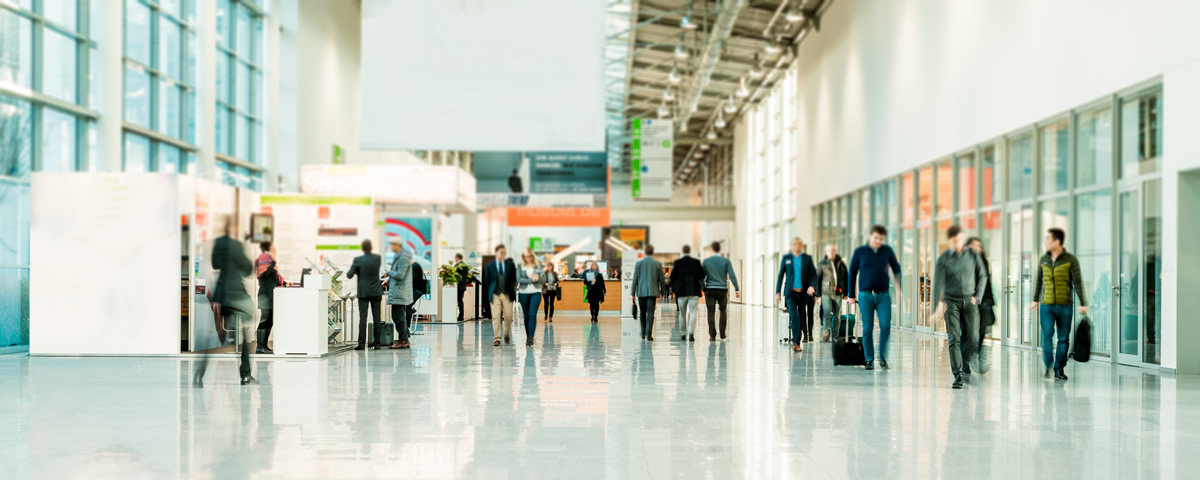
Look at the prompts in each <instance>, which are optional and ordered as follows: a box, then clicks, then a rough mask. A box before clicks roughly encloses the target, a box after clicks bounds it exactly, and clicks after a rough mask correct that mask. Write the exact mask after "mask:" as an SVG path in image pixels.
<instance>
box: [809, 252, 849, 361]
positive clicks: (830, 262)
mask: <svg viewBox="0 0 1200 480" xmlns="http://www.w3.org/2000/svg"><path fill="white" fill-rule="evenodd" d="M848 276H849V275H847V274H846V262H844V261H842V256H841V255H838V251H837V247H836V246H835V245H833V244H832V243H831V244H829V245H828V246H826V247H825V258H823V259H821V263H818V264H817V297H818V298H817V300H818V301H819V302H818V303H820V304H821V309H822V310H824V311H825V335H824V336H823V337H822V339H821V341H822V342H826V343H828V342H829V340H830V337H831V334H832V338H840V337H841V336H843V335H845V334H847V333H849V332H842V331H841V330H840V328H839V327H841V323H842V321H841V316H842V315H841V313H842V297H843V296H844V295H845V294H846V277H848ZM846 328H850V325H846Z"/></svg>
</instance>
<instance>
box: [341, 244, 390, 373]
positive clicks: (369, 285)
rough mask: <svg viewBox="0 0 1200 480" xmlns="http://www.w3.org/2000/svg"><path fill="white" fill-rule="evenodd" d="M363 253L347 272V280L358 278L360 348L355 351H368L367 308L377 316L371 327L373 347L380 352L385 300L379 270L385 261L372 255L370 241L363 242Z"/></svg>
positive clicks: (356, 294) (376, 255) (355, 258)
mask: <svg viewBox="0 0 1200 480" xmlns="http://www.w3.org/2000/svg"><path fill="white" fill-rule="evenodd" d="M362 252H363V254H362V255H359V256H357V257H354V262H353V263H351V264H350V270H349V271H347V272H346V278H347V279H353V278H354V276H355V275H357V276H358V291H357V292H355V296H357V297H358V347H357V348H355V350H366V348H367V307H370V308H371V313H372V314H374V316H375V317H374V319H375V323H374V324H373V325H372V327H371V335H372V338H374V340H372V341H371V347H372V348H374V349H376V350H378V349H379V335H380V333H382V331H383V324H382V323H380V321H379V316H380V315H381V314H382V313H381V312H380V311H379V307H380V302H381V301H382V299H383V283H382V282H380V278H379V268H380V266H382V265H383V259H382V258H380V256H379V255H378V254H374V253H371V241H370V240H363V242H362Z"/></svg>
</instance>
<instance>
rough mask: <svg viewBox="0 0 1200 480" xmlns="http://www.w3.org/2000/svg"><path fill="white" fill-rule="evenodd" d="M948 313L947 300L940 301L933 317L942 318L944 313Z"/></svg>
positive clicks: (935, 318)
mask: <svg viewBox="0 0 1200 480" xmlns="http://www.w3.org/2000/svg"><path fill="white" fill-rule="evenodd" d="M945 313H946V302H938V306H937V310H934V311H933V319H934V320H935V321H936V320H941V319H942V315H943V314H945Z"/></svg>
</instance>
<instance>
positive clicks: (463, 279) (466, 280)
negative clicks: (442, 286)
mask: <svg viewBox="0 0 1200 480" xmlns="http://www.w3.org/2000/svg"><path fill="white" fill-rule="evenodd" d="M454 269H455V270H456V271H457V272H458V277H459V280H458V291H460V292H461V291H463V290H466V289H467V285H470V284H471V282H472V280H473V279H472V278H471V267H470V266H469V265H467V264H465V263H463V262H458V264H457V265H455V266H454Z"/></svg>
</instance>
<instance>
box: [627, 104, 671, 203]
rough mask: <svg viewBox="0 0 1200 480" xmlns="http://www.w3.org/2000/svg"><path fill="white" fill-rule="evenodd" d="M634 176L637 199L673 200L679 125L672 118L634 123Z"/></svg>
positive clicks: (631, 182) (631, 155)
mask: <svg viewBox="0 0 1200 480" xmlns="http://www.w3.org/2000/svg"><path fill="white" fill-rule="evenodd" d="M632 134H633V139H632V141H631V142H630V148H631V150H630V158H631V160H632V165H631V170H630V174H631V175H632V178H631V179H630V185H631V190H630V191H631V192H632V195H633V199H634V200H670V199H671V176H672V175H673V173H674V172H672V171H671V167H672V163H673V159H674V157H675V153H674V151H675V126H674V124H673V123H672V121H671V120H670V119H661V120H650V119H641V118H635V119H633V121H632Z"/></svg>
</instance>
